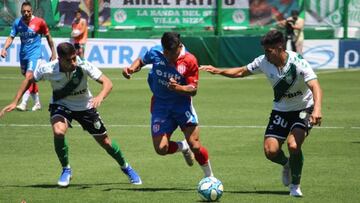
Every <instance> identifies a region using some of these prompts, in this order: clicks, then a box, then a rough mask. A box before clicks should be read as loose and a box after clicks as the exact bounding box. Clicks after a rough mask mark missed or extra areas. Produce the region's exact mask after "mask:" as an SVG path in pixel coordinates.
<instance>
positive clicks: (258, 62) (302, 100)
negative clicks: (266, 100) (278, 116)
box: [246, 51, 317, 112]
mask: <svg viewBox="0 0 360 203" xmlns="http://www.w3.org/2000/svg"><path fill="white" fill-rule="evenodd" d="M286 52H287V53H288V58H287V61H286V64H285V66H284V67H283V68H282V69H278V68H277V67H276V66H274V65H273V64H271V63H270V62H269V61H268V60H267V59H266V57H265V55H261V56H259V57H257V58H255V59H254V61H253V62H251V63H249V64H248V65H247V66H246V67H247V69H248V70H249V71H250V72H251V73H253V74H256V73H260V72H263V73H264V74H265V75H266V77H267V79H268V80H269V82H270V84H271V85H272V87H273V90H274V103H273V109H274V110H277V111H284V112H287V111H297V110H301V109H305V108H307V107H310V106H312V105H313V104H314V100H313V95H312V92H311V91H310V89H309V87H308V86H307V84H306V83H307V82H308V81H310V80H314V79H317V76H316V74H315V73H314V71H313V70H312V68H311V66H310V64H309V63H308V62H307V61H306V60H305V59H303V58H302V56H301V55H299V54H297V53H295V52H292V51H286Z"/></svg>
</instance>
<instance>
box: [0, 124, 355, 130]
mask: <svg viewBox="0 0 360 203" xmlns="http://www.w3.org/2000/svg"><path fill="white" fill-rule="evenodd" d="M105 125H106V126H108V127H139V128H150V125H136V124H134V125H131V124H130V125H121V124H110V125H109V124H105ZM72 126H74V127H80V125H72ZM0 127H51V125H50V124H0ZM200 127H201V128H254V129H264V128H266V126H259V125H200ZM314 128H315V129H346V128H350V129H355V130H360V127H358V126H353V127H343V126H315V127H314Z"/></svg>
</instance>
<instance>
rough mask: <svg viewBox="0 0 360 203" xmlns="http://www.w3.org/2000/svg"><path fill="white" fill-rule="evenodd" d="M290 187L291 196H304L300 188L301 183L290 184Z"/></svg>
mask: <svg viewBox="0 0 360 203" xmlns="http://www.w3.org/2000/svg"><path fill="white" fill-rule="evenodd" d="M289 188H290V196H293V197H302V196H303V194H302V192H301V190H300V185H294V184H290V186H289Z"/></svg>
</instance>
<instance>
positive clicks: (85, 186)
mask: <svg viewBox="0 0 360 203" xmlns="http://www.w3.org/2000/svg"><path fill="white" fill-rule="evenodd" d="M110 185H129V183H95V184H93V183H88V184H87V183H84V184H70V185H69V186H68V187H59V186H58V185H57V184H34V185H4V186H0V187H17V188H43V189H53V188H59V189H65V188H72V189H88V188H94V187H99V186H110Z"/></svg>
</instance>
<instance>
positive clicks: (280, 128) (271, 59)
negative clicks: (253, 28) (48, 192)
mask: <svg viewBox="0 0 360 203" xmlns="http://www.w3.org/2000/svg"><path fill="white" fill-rule="evenodd" d="M261 45H262V46H263V48H264V51H265V54H264V55H261V56H259V57H257V58H255V59H254V61H253V62H251V63H249V64H248V65H246V66H243V67H236V68H229V69H218V68H216V67H213V66H211V65H206V66H201V67H200V70H203V71H207V72H209V73H212V74H219V75H223V76H225V77H230V78H238V77H246V76H248V75H252V74H256V73H261V72H262V73H264V74H265V75H266V77H267V79H268V80H269V82H270V84H271V86H272V87H273V91H274V100H273V101H274V102H273V108H272V111H271V114H270V119H269V123H268V125H267V127H266V130H265V136H264V151H265V156H266V157H267V158H268V159H269V160H270V161H272V162H275V163H277V164H280V165H282V166H283V171H282V181H283V184H284V185H285V186H289V189H290V195H291V196H296V197H301V196H302V195H303V194H302V192H301V190H300V178H301V172H302V168H303V162H304V157H303V153H302V150H301V146H302V144H303V143H304V140H305V138H306V136H307V135H308V134H309V131H310V129H311V127H312V126H313V125H320V124H321V118H322V115H321V103H322V90H321V88H320V84H319V82H318V80H317V76H316V74H315V73H314V71H313V70H312V68H311V66H310V65H309V63H308V62H307V61H306V60H305V59H303V58H302V56H301V55H299V54H297V53H295V52H292V51H286V50H285V46H284V45H285V38H284V35H283V34H282V32H280V31H278V30H272V31H269V32H268V33H267V34H266V35H265V36H264V37H263V38H262V40H261ZM284 142H287V145H288V150H289V154H290V156H289V157H287V156H286V155H285V153H284V152H283V151H282V149H281V147H282V145H283V143H284Z"/></svg>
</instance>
